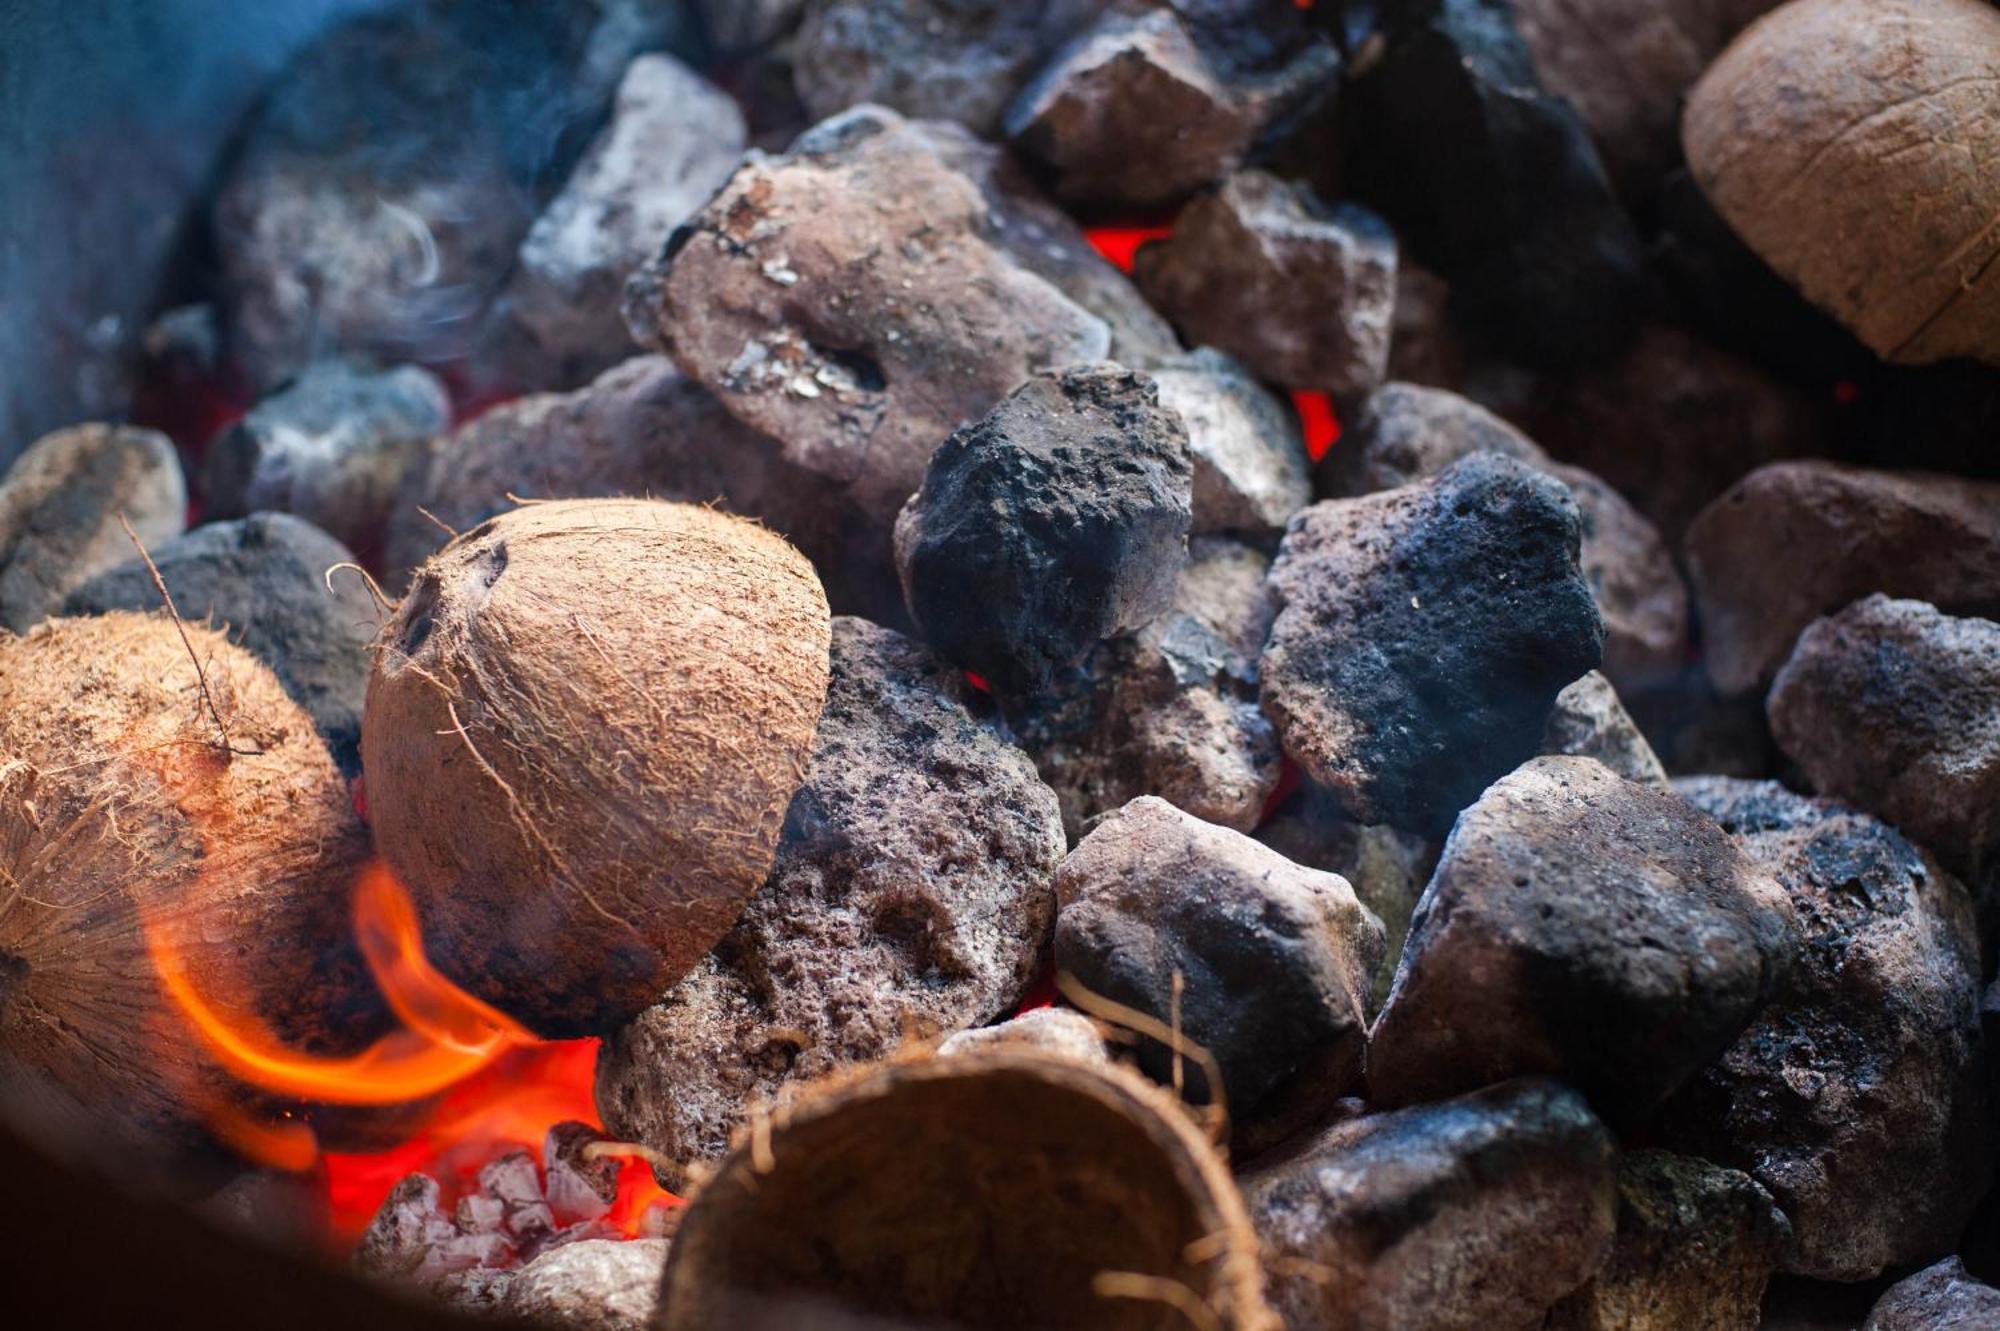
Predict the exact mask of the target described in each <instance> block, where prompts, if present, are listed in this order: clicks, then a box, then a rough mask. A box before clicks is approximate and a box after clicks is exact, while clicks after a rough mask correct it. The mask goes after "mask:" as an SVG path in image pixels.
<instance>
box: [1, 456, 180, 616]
mask: <svg viewBox="0 0 2000 1331" xmlns="http://www.w3.org/2000/svg"><path fill="white" fill-rule="evenodd" d="M187 502H188V500H187V482H186V481H185V480H184V479H183V478H182V476H181V464H180V459H179V458H178V457H176V456H175V454H174V446H173V444H172V443H171V442H169V440H168V439H167V437H166V436H165V435H163V434H159V433H156V432H154V431H152V430H139V429H133V428H131V427H129V426H122V425H75V426H71V427H70V428H69V429H66V430H58V431H56V432H55V433H54V434H48V435H43V436H42V437H41V438H40V439H37V440H36V441H35V442H34V443H33V444H31V445H29V446H28V448H27V450H26V451H25V452H23V453H22V454H21V456H20V457H18V458H16V459H14V465H13V466H12V467H9V468H8V469H7V473H6V476H5V477H4V478H0V628H6V629H10V630H12V631H13V632H15V633H20V632H23V631H24V630H26V629H27V628H29V627H30V626H31V625H33V624H36V623H38V622H40V621H41V620H42V619H44V618H46V617H47V616H49V615H52V614H55V613H56V612H57V610H58V609H59V608H60V607H61V606H62V603H63V599H64V598H65V597H67V596H68V595H69V594H70V593H71V592H73V591H75V590H76V589H77V588H78V587H79V586H81V585H82V584H83V583H85V582H87V581H89V580H90V579H91V578H94V577H96V576H97V575H98V574H100V573H102V572H104V571H105V570H106V569H110V568H115V567H116V566H118V565H119V564H122V563H124V562H125V561H126V560H127V559H129V558H131V557H132V555H133V554H134V553H135V551H134V550H133V549H132V541H131V538H130V537H128V536H126V535H125V529H124V528H123V527H122V526H120V525H119V523H118V518H119V516H120V515H121V514H122V515H124V518H125V520H126V521H127V522H129V523H131V524H132V530H133V531H134V532H136V533H137V534H138V537H139V539H140V540H141V541H142V542H144V543H145V544H147V545H149V546H151V545H157V544H160V543H162V542H164V541H169V540H171V539H173V538H174V537H176V536H178V535H180V534H181V532H182V531H183V530H185V529H186V526H187Z"/></svg>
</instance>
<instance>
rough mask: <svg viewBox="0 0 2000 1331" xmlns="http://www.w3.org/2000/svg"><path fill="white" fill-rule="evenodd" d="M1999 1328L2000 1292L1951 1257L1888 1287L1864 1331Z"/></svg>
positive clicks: (1866, 1323)
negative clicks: (1975, 1277) (1976, 1277)
mask: <svg viewBox="0 0 2000 1331" xmlns="http://www.w3.org/2000/svg"><path fill="white" fill-rule="evenodd" d="M1991 1326H2000V1289H1995V1288H1994V1287H1993V1286H1991V1285H1989V1284H1987V1283H1986V1282H1985V1281H1983V1280H1977V1279H1974V1278H1973V1276H1972V1275H1971V1273H1970V1272H1968V1271H1967V1270H1966V1269H1965V1263H1964V1262H1963V1261H1961V1260H1959V1259H1958V1258H1956V1257H1947V1258H1945V1259H1944V1260H1943V1261H1941V1262H1938V1263H1937V1264H1936V1265H1934V1266H1927V1267H1925V1268H1924V1269H1923V1270H1921V1271H1919V1272H1917V1273H1916V1274H1915V1275H1913V1276H1906V1277H1905V1278H1903V1279H1902V1280H1899V1281H1897V1282H1896V1283H1895V1284H1893V1285H1891V1286H1889V1288H1888V1290H1887V1291H1886V1292H1885V1293H1884V1294H1883V1295H1882V1297H1881V1299H1879V1300H1878V1301H1877V1302H1876V1304H1875V1306H1874V1307H1873V1308H1872V1309H1870V1310H1869V1313H1868V1320H1867V1321H1866V1322H1864V1323H1863V1324H1862V1327H1861V1331H1982V1328H1985V1327H1991Z"/></svg>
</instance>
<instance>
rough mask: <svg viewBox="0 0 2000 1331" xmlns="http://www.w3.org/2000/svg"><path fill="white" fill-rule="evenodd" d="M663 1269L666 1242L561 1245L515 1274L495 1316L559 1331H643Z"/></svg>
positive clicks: (594, 1241) (649, 1323)
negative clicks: (498, 1313)
mask: <svg viewBox="0 0 2000 1331" xmlns="http://www.w3.org/2000/svg"><path fill="white" fill-rule="evenodd" d="M666 1264H667V1240H666V1239H584V1240H581V1241H579V1242H576V1243H569V1244H565V1245H563V1246H562V1247H559V1248H552V1249H550V1250H549V1251H548V1252H545V1253H543V1254H542V1255H541V1256H539V1257H537V1258H535V1259H534V1260H533V1261H531V1262H529V1263H528V1264H527V1265H526V1266H523V1267H522V1268H521V1269H520V1270H519V1271H516V1272H515V1273H514V1276H513V1278H512V1279H511V1280H509V1281H508V1282H507V1293H506V1295H505V1297H503V1298H502V1299H501V1300H500V1310H501V1311H502V1312H504V1313H507V1314H508V1315H510V1316H513V1317H524V1318H527V1319H529V1320H530V1321H533V1322H536V1323H538V1324H540V1325H543V1326H548V1327H558V1328H563V1329H564V1331H646V1329H647V1328H648V1327H650V1326H652V1324H653V1309H654V1308H655V1307H656V1306H657V1305H658V1303H659V1301H660V1273H661V1271H662V1270H663V1269H664V1268H665V1267H666Z"/></svg>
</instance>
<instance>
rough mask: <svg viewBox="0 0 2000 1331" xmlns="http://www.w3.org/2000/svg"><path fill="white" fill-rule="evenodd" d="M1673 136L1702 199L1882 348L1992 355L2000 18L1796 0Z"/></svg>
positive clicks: (1706, 78) (1896, 352) (1927, 2)
mask: <svg viewBox="0 0 2000 1331" xmlns="http://www.w3.org/2000/svg"><path fill="white" fill-rule="evenodd" d="M1681 137H1682V141H1683V144H1684V146H1685V147H1686V150H1687V159H1688V165H1689V166H1690V167H1691V168H1692V170H1693V173H1694V177H1695V180H1696V181H1697V182H1698V183H1699V184H1700V186H1701V189H1702V192H1703V193H1704V194H1706V195H1707V196H1708V198H1709V201H1710V202H1711V203H1713V204H1714V205H1715V208H1716V210H1717V211H1718V212H1720V213H1721V214H1722V216H1723V217H1724V218H1725V219H1726V220H1727V221H1728V222H1729V225H1730V226H1731V227H1732V228H1734V229H1735V231H1736V233H1737V234H1738V235H1739V236H1741V237H1742V238H1743V240H1744V241H1745V242H1746V243H1747V244H1748V245H1749V246H1750V248H1751V249H1753V250H1755V251H1756V252H1757V253H1758V254H1759V255H1760V256H1761V257H1762V258H1763V259H1764V261H1765V262H1766V263H1768V264H1770V265H1771V267H1772V268H1774V269H1776V270H1777V271H1778V272H1779V273H1780V274H1781V275H1783V276H1784V277H1785V278H1786V279H1788V280H1789V281H1791V282H1792V283H1793V284H1794V285H1796V286H1797V287H1798V288H1799V290H1800V291H1802V292H1804V293H1805V295H1806V297H1807V298H1808V299H1810V300H1811V301H1813V303H1814V304H1816V305H1819V306H1820V307H1821V308H1823V309H1825V310H1826V311H1827V312H1828V313H1830V314H1832V315H1833V316H1834V317H1835V318H1837V319H1839V320H1840V321H1841V322H1842V323H1844V324H1846V325H1847V326H1848V327H1849V328H1851V329H1852V330H1853V331H1854V333H1855V334H1856V335H1857V336H1858V337H1860V339H1861V340H1862V341H1863V342H1865V343H1867V344H1868V345H1869V346H1870V347H1871V348H1873V349H1874V350H1875V351H1876V352H1877V353H1878V354H1879V355H1881V356H1883V357H1884V358H1886V359H1888V360H1891V361H1898V362H1902V363H1906V364H1924V363H1928V362H1931V361H1939V360H1945V359H1949V358H1951V357H1955V356H1969V357H1973V358H1976V359H1978V360H1983V361H1986V362H1988V363H1989V364H2000V271H1997V270H1996V264H1995V260H1996V259H2000V226H1996V225H1995V224H1994V219H1995V217H1996V216H2000V12H1996V11H1995V9H1994V8H1993V6H1992V5H1990V4H1988V3H1986V2H1985V0H1794V3H1792V4H1789V5H1786V6H1785V7H1783V8H1782V9H1778V10H1775V11H1774V12H1772V13H1771V14H1769V15H1767V16H1765V17H1764V18H1763V19H1761V20H1759V21H1758V22H1757V23H1755V24H1753V25H1752V26H1751V27H1750V28H1749V29H1747V30H1746V31H1745V32H1744V33H1743V34H1742V35H1741V36H1740V37H1738V38H1737V39H1736V41H1735V42H1734V43H1732V44H1731V45H1730V47H1729V48H1728V49H1727V50H1726V51H1724V52H1723V54H1722V55H1721V57H1719V58H1718V59H1717V60H1716V61H1715V63H1714V64H1713V65H1711V66H1710V67H1709V70H1708V72H1707V73H1706V74H1705V75H1703V76H1702V79H1701V81H1700V82H1699V83H1698V84H1696V85H1695V88H1694V91H1693V92H1692V93H1691V94H1690V96H1689V99H1688V105H1687V111H1686V113H1685V115H1684V117H1683V119H1682V124H1681Z"/></svg>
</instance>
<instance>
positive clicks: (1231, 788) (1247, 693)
mask: <svg viewBox="0 0 2000 1331" xmlns="http://www.w3.org/2000/svg"><path fill="white" fill-rule="evenodd" d="M1269 567H1270V561H1269V560H1267V559H1265V558H1264V556H1263V555H1261V554H1259V553H1258V552H1257V551H1256V550H1254V549H1252V548H1250V547H1249V546H1246V545H1241V544H1238V543H1237V542H1235V541H1229V540H1223V539H1218V538H1214V537H1202V538H1198V539H1196V540H1194V541H1192V542H1190V543H1189V548H1188V562H1187V563H1186V564H1185V565H1184V566H1183V567H1182V568H1181V571H1180V580H1179V584H1178V588H1177V590H1176V592H1175V594H1174V604H1173V606H1172V607H1171V608H1170V609H1169V610H1168V611H1167V613H1166V614H1164V615H1162V616H1160V617H1159V618H1158V619H1156V620H1154V621H1153V622H1152V623H1150V624H1148V625H1146V627H1144V628H1142V629H1140V630H1139V631H1138V632H1137V633H1134V634H1129V635H1126V636H1124V637H1119V638H1113V639H1112V640H1111V641H1109V642H1105V643H1101V644H1099V645H1098V646H1097V648H1096V649H1094V650H1093V651H1092V652H1091V654H1090V656H1089V657H1088V658H1087V659H1086V660H1085V662H1084V664H1083V665H1082V666H1081V667H1080V668H1078V669H1077V670H1075V671H1072V672H1067V673H1065V674H1064V675H1062V676H1061V677H1059V678H1058V679H1057V680H1056V682H1055V683H1054V685H1053V686H1052V687H1051V689H1050V691H1049V692H1048V694H1046V695H1045V696H1042V697H1038V698H1033V699H1012V698H1010V699H1007V700H1005V701H1006V706H1007V715H1008V721H1009V724H1010V726H1011V727H1012V729H1013V731H1014V734H1015V736H1016V738H1017V739H1018V740H1019V742H1020V743H1021V745H1022V747H1024V748H1026V749H1027V750H1028V752H1030V753H1032V754H1033V755H1034V756H1035V763H1036V766H1037V767H1039V768H1040V769H1041V773H1042V779H1043V780H1044V781H1046V782H1048V783H1049V785H1050V786H1051V787H1052V788H1053V789H1054V790H1055V792H1056V794H1057V795H1058V796H1059V797H1060V798H1061V800H1062V808H1063V826H1064V827H1065V828H1066V829H1067V831H1068V833H1069V836H1070V839H1071V840H1072V841H1074V840H1076V839H1077V838H1079V837H1081V836H1082V835H1083V831H1084V828H1085V826H1086V825H1087V824H1088V823H1089V822H1090V820H1091V819H1093V818H1095V817H1097V816H1098V815H1099V814H1101V813H1106V812H1109V811H1110V810H1112V809H1116V808H1120V807H1122V806H1123V805H1125V804H1126V803H1127V802H1128V801H1131V800H1133V799H1136V798H1138V797H1139V796H1141V795H1158V796H1160V797H1161V798H1163V799H1165V800H1166V801H1167V802H1168V803H1170V804H1172V805H1173V806H1174V807H1175V808H1178V809H1181V810H1183V811H1185V812H1187V813H1191V814H1193V815H1194V816H1195V817H1197V818H1200V819H1203V820H1204V821H1207V822H1211V823H1218V824H1220V825H1222V826H1224V827H1230V828H1234V829H1235V830H1237V831H1239V832H1248V831H1250V830H1251V829H1252V828H1254V827H1255V826H1256V825H1257V821H1258V818H1259V817H1260V815H1261V814H1262V813H1263V810H1264V806H1265V804H1266V803H1268V802H1269V800H1270V797H1271V793H1272V792H1273V791H1274V790H1275V789H1276V788H1277V784H1278V775H1279V767H1280V761H1281V755H1280V752H1279V748H1278V736H1277V732H1276V731H1275V730H1273V729H1272V727H1271V723H1270V721H1269V720H1268V719H1267V718H1266V717H1265V716H1264V713H1263V712H1262V711H1261V710H1260V709H1259V708H1258V706H1257V655H1258V653H1259V652H1260V651H1262V650H1263V647H1264V636H1265V634H1266V633H1267V632H1269V630H1270V627H1271V614H1272V605H1271V598H1270V596H1269V595H1268V593H1267V592H1266V590H1265V586H1264V575H1265V572H1266V570H1267V569H1268V568H1269Z"/></svg>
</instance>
